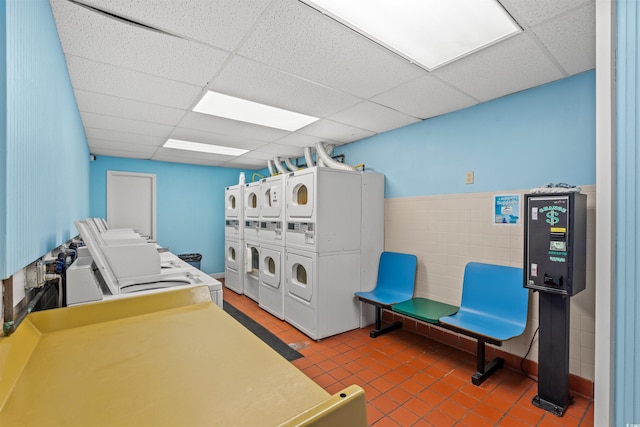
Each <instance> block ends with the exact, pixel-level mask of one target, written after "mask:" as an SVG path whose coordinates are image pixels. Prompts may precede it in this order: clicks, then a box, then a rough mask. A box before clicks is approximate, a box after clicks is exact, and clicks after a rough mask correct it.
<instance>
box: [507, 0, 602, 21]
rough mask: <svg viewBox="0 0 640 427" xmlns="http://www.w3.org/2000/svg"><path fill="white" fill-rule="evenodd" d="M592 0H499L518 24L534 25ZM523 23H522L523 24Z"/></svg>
mask: <svg viewBox="0 0 640 427" xmlns="http://www.w3.org/2000/svg"><path fill="white" fill-rule="evenodd" d="M593 1H594V0H562V1H558V0H536V1H531V0H501V3H503V5H504V7H505V8H506V9H507V10H508V11H509V12H510V13H511V15H512V16H513V17H514V18H515V19H517V20H518V22H519V23H520V24H525V25H528V26H532V25H536V24H539V23H541V22H544V21H546V20H548V19H551V18H554V17H556V16H558V15H560V14H562V13H564V12H566V11H568V10H571V9H573V8H575V7H580V6H582V5H584V4H586V3H593ZM523 21H524V22H523Z"/></svg>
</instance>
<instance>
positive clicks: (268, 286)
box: [259, 244, 284, 320]
mask: <svg viewBox="0 0 640 427" xmlns="http://www.w3.org/2000/svg"><path fill="white" fill-rule="evenodd" d="M283 260H284V248H283V247H282V246H268V245H264V244H263V245H261V246H260V289H259V292H260V295H259V305H260V307H261V308H262V309H263V310H265V311H268V312H269V313H271V314H273V315H274V316H276V317H277V318H279V319H282V320H284V274H283Z"/></svg>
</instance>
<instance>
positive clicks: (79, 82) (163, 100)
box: [65, 55, 201, 109]
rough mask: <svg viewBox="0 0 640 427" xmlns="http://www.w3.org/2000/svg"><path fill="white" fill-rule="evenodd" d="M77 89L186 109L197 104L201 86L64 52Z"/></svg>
mask: <svg viewBox="0 0 640 427" xmlns="http://www.w3.org/2000/svg"><path fill="white" fill-rule="evenodd" d="M65 56H66V58H67V67H68V68H69V76H70V77H71V84H72V85H73V88H74V89H82V90H86V91H89V92H97V93H102V94H105V95H111V96H116V97H120V98H126V99H131V100H135V101H141V102H147V103H150V104H158V105H164V106H167V107H172V108H178V109H187V108H190V107H191V106H192V105H193V104H195V100H196V99H197V97H198V96H199V95H200V92H201V88H199V87H198V86H193V85H188V84H185V83H181V82H176V81H173V80H168V79H164V78H161V77H157V76H151V75H149V74H144V73H141V72H139V71H132V70H126V69H124V68H120V67H116V66H113V65H108V64H104V63H100V62H96V61H91V60H88V59H84V58H79V57H77V56H73V55H65Z"/></svg>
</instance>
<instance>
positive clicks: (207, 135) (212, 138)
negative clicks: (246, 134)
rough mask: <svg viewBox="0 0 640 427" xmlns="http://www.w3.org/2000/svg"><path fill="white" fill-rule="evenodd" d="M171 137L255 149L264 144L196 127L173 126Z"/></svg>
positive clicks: (264, 143)
mask: <svg viewBox="0 0 640 427" xmlns="http://www.w3.org/2000/svg"><path fill="white" fill-rule="evenodd" d="M169 137H170V138H173V139H181V140H183V141H193V142H201V143H203V144H213V145H223V146H226V147H234V148H244V149H246V150H255V149H257V148H260V147H263V146H265V145H266V144H268V143H266V142H264V141H253V140H249V139H246V138H241V137H238V136H235V135H223V134H219V133H211V132H203V131H200V130H196V129H187V128H181V127H178V128H175V129H174V130H173V132H171V135H170V136H169Z"/></svg>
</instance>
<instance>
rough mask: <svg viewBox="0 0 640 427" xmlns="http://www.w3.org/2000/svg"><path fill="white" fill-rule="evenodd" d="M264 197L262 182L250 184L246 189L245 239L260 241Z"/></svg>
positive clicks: (246, 185)
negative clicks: (261, 188)
mask: <svg viewBox="0 0 640 427" xmlns="http://www.w3.org/2000/svg"><path fill="white" fill-rule="evenodd" d="M261 207H262V195H261V192H260V181H255V182H250V183H248V184H245V187H244V213H243V219H244V238H245V239H252V240H258V233H259V231H260V209H261Z"/></svg>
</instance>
